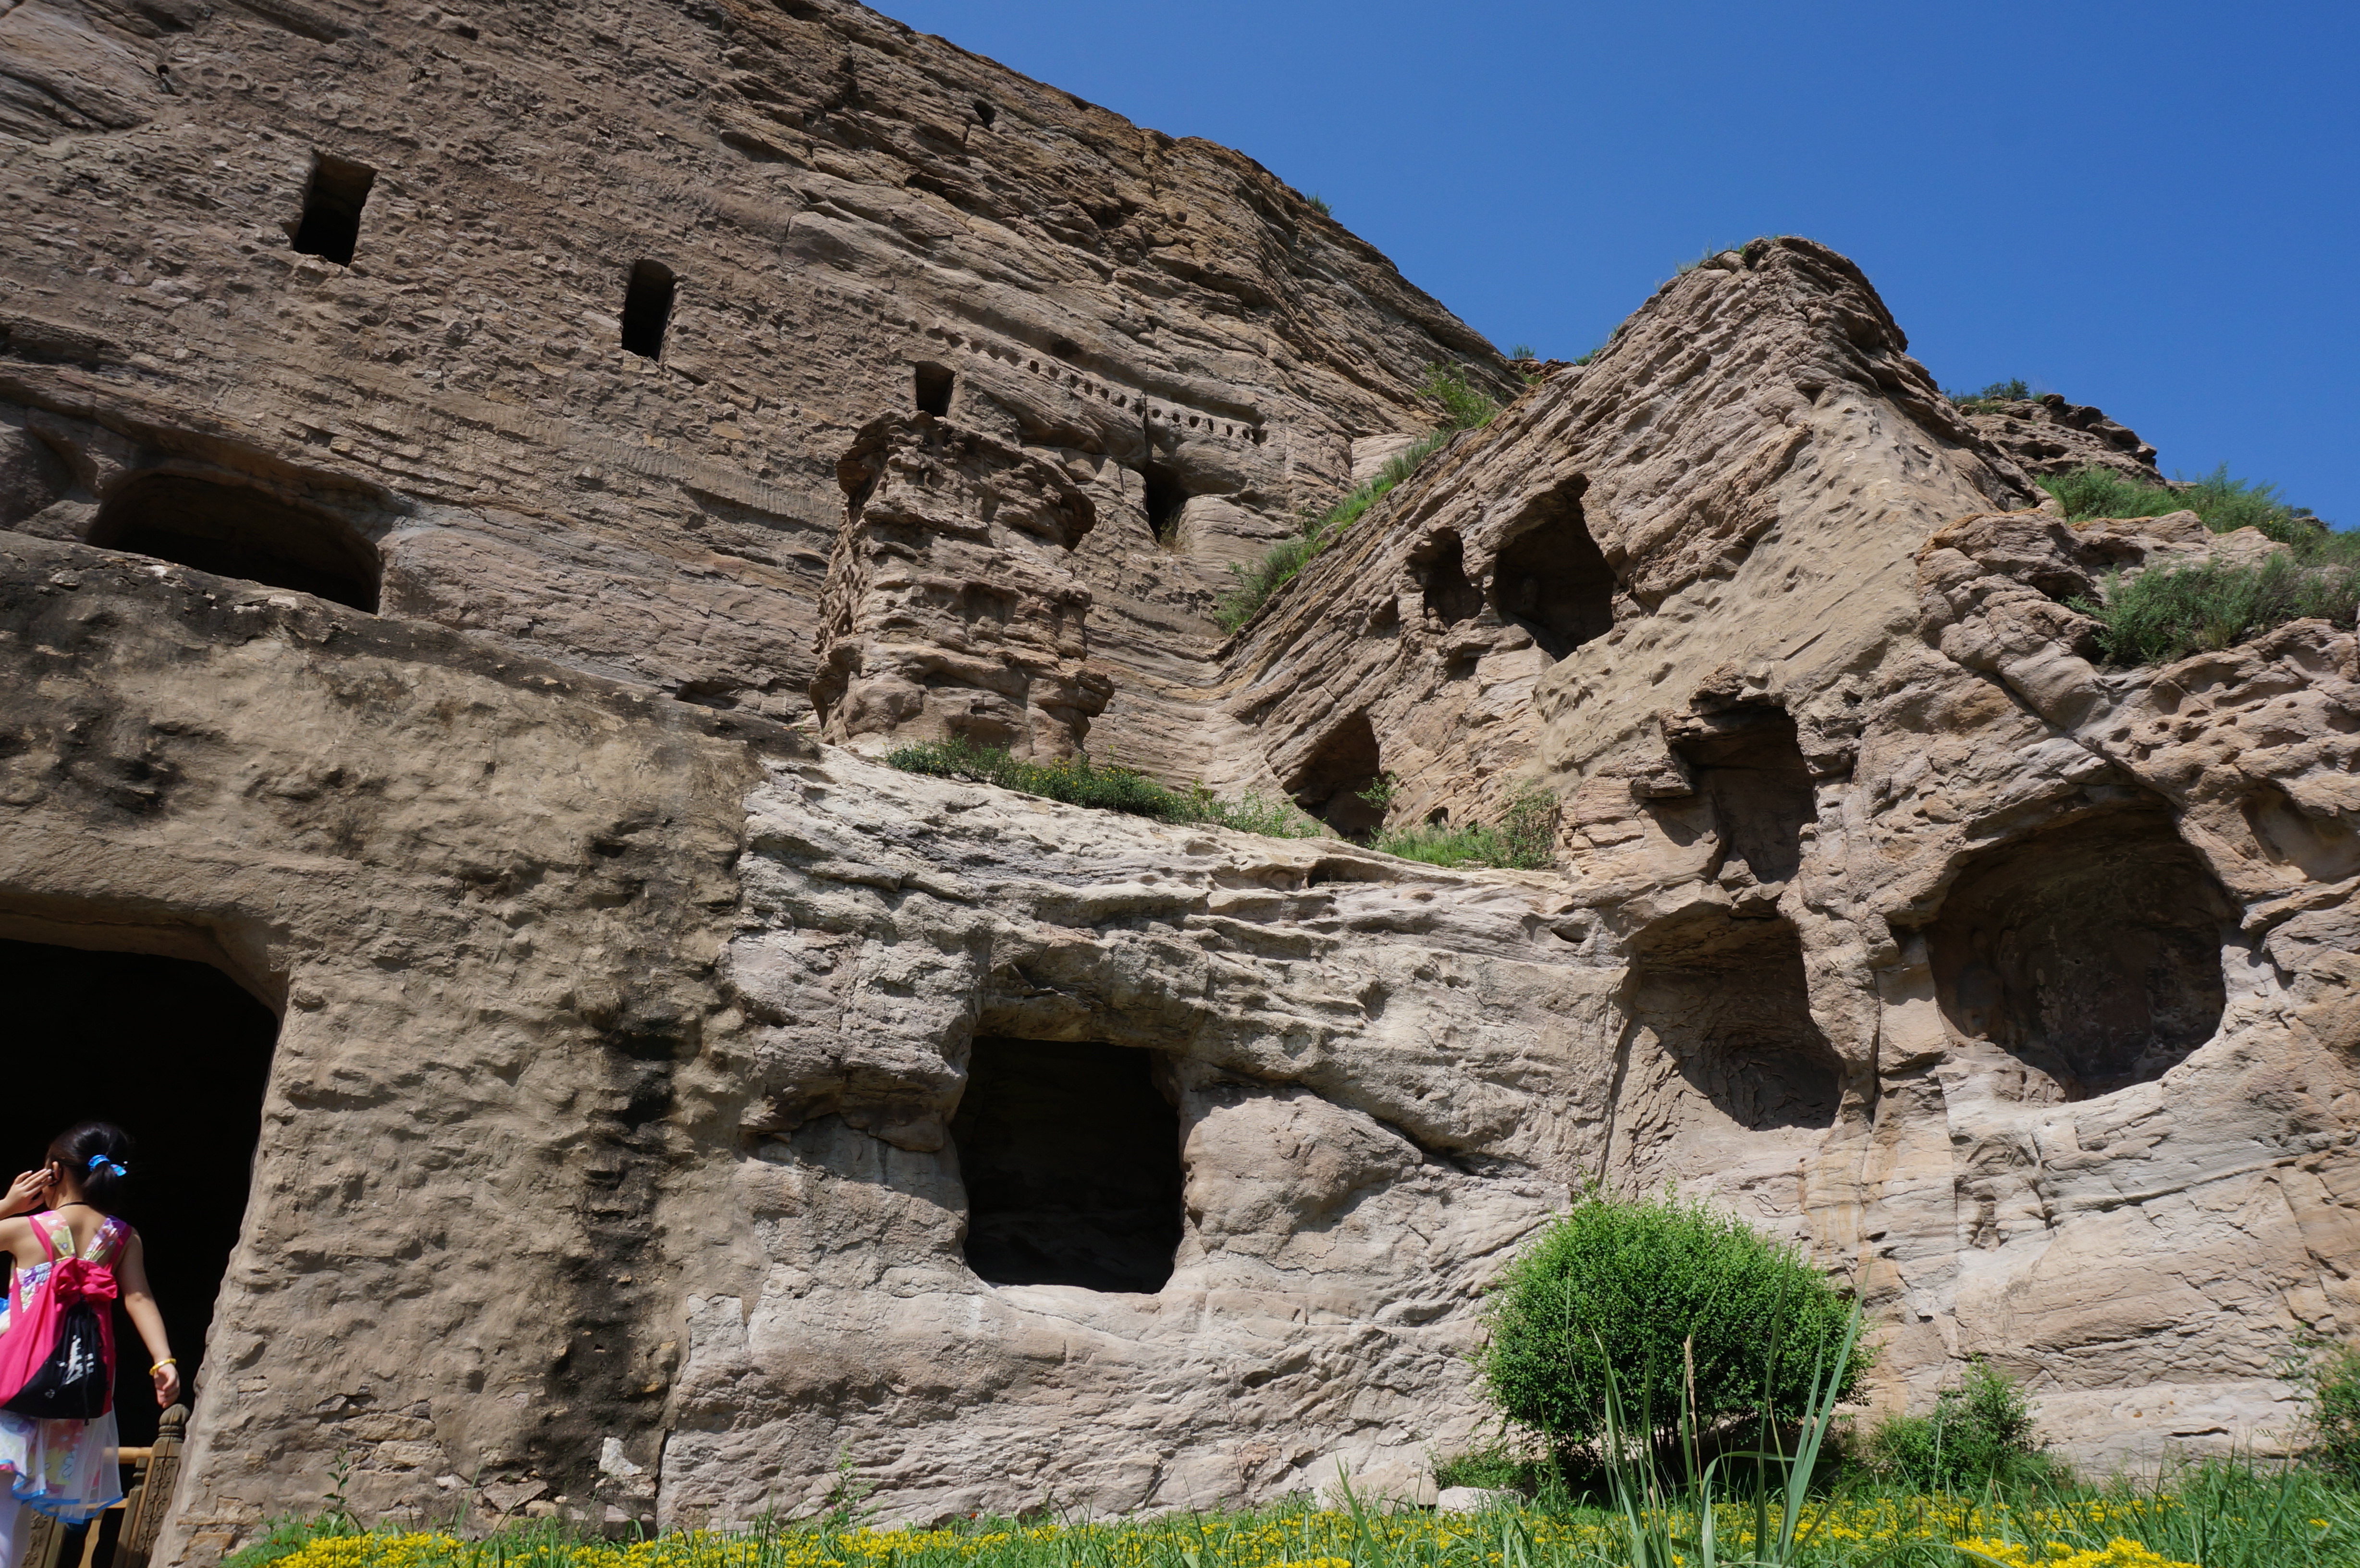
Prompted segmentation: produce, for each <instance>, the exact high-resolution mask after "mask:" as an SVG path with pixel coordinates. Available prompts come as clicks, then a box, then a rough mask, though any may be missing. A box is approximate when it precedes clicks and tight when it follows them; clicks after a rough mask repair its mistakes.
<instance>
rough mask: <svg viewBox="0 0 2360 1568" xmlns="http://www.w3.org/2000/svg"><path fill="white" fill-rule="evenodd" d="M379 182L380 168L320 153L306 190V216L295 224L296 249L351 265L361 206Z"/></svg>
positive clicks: (356, 242)
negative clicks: (370, 190)
mask: <svg viewBox="0 0 2360 1568" xmlns="http://www.w3.org/2000/svg"><path fill="white" fill-rule="evenodd" d="M376 183H377V170H376V169H371V168H370V167H369V166H368V165H366V164H365V163H354V162H352V161H351V160H350V159H347V158H332V157H330V156H329V155H328V154H326V153H320V154H318V155H316V156H315V157H314V158H312V160H311V183H310V184H308V185H306V186H305V187H304V189H303V215H302V217H301V218H300V219H299V220H298V221H297V223H296V224H295V248H296V249H297V250H299V251H300V252H301V253H302V254H303V255H305V256H319V257H321V258H322V259H324V260H327V261H333V262H334V263H335V264H336V265H337V266H339V267H350V266H351V265H352V264H353V251H354V249H355V247H356V246H357V245H359V244H360V242H361V209H362V208H363V207H365V206H366V205H367V204H368V198H369V189H370V187H372V186H374V185H375V184H376Z"/></svg>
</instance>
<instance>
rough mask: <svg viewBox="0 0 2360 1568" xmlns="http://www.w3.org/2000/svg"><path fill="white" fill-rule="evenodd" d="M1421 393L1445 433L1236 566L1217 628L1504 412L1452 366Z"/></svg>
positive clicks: (1233, 625) (1251, 610) (1233, 627)
mask: <svg viewBox="0 0 2360 1568" xmlns="http://www.w3.org/2000/svg"><path fill="white" fill-rule="evenodd" d="M1422 391H1423V392H1424V394H1425V396H1426V397H1430V398H1432V399H1433V400H1434V401H1435V402H1437V403H1438V404H1439V405H1441V408H1442V414H1443V423H1442V427H1441V429H1439V430H1436V431H1434V432H1433V433H1432V434H1430V435H1427V436H1425V437H1423V438H1421V439H1420V440H1419V441H1416V442H1415V444H1413V445H1411V446H1409V447H1408V448H1406V449H1404V451H1401V452H1395V453H1394V454H1393V456H1392V457H1391V458H1389V459H1387V460H1386V463H1385V465H1384V467H1382V469H1380V470H1378V472H1377V473H1376V474H1374V475H1373V476H1372V477H1371V478H1370V479H1368V480H1366V481H1365V482H1363V483H1362V484H1360V485H1355V486H1354V487H1353V488H1352V490H1351V491H1350V492H1349V493H1348V494H1347V495H1345V496H1344V498H1343V499H1342V500H1340V501H1338V502H1337V503H1336V504H1335V505H1334V506H1330V507H1328V508H1327V510H1326V511H1324V512H1317V513H1306V514H1305V516H1304V517H1303V518H1302V519H1301V523H1300V528H1299V529H1298V531H1297V532H1296V533H1295V536H1294V537H1293V538H1291V539H1281V540H1279V541H1278V543H1276V544H1274V545H1273V546H1271V548H1270V549H1269V550H1267V551H1265V552H1264V553H1263V555H1262V559H1261V560H1260V561H1255V562H1253V563H1252V564H1251V565H1247V564H1246V563H1244V562H1242V561H1240V562H1235V563H1232V564H1231V566H1230V567H1229V574H1230V576H1231V577H1232V578H1233V579H1234V581H1233V582H1232V583H1230V585H1229V591H1228V592H1227V593H1223V594H1222V595H1221V596H1220V599H1219V600H1218V602H1217V603H1216V604H1214V606H1213V622H1214V624H1215V625H1216V626H1219V627H1220V628H1221V629H1222V630H1223V631H1225V632H1234V631H1237V630H1238V629H1239V628H1240V627H1241V626H1244V625H1245V624H1246V623H1247V622H1248V621H1251V620H1252V619H1253V618H1254V616H1255V615H1256V614H1257V613H1259V612H1260V611H1261V609H1262V606H1263V605H1264V604H1268V603H1269V602H1270V596H1271V595H1272V594H1273V593H1277V592H1278V591H1279V590H1280V589H1281V588H1283V587H1284V586H1285V585H1286V584H1287V583H1291V582H1293V581H1294V580H1295V577H1296V576H1297V575H1298V574H1299V573H1300V572H1302V571H1303V569H1304V568H1305V567H1306V566H1308V565H1310V564H1311V563H1312V562H1313V561H1317V559H1319V557H1320V556H1322V555H1324V554H1326V553H1327V551H1328V550H1332V549H1333V548H1335V545H1336V541H1337V540H1338V539H1342V538H1343V537H1344V534H1345V532H1346V530H1348V529H1349V528H1351V526H1352V525H1353V524H1354V523H1357V522H1359V521H1360V517H1361V516H1362V515H1363V514H1364V513H1366V512H1367V511H1368V509H1369V508H1370V507H1371V506H1374V505H1376V503H1377V498H1378V497H1379V496H1381V495H1385V494H1386V493H1387V492H1388V491H1391V490H1393V488H1394V487H1395V486H1397V485H1401V484H1402V483H1403V482H1404V481H1405V480H1407V479H1408V478H1409V476H1410V475H1411V474H1414V473H1415V472H1416V471H1417V466H1418V464H1419V463H1424V462H1425V461H1426V459H1427V458H1429V457H1432V456H1433V455H1434V454H1435V453H1436V452H1439V451H1441V450H1442V448H1443V446H1444V445H1445V444H1446V443H1447V442H1448V441H1449V440H1450V438H1451V437H1452V436H1454V435H1456V434H1458V433H1459V431H1460V430H1472V429H1474V428H1475V427H1476V426H1478V425H1481V424H1484V423H1487V422H1488V421H1489V420H1490V419H1491V416H1492V415H1494V414H1496V413H1498V412H1499V411H1500V405H1499V404H1498V403H1497V402H1496V401H1494V400H1493V399H1492V398H1491V397H1490V396H1489V395H1488V394H1486V393H1485V392H1484V391H1483V390H1482V389H1481V388H1480V387H1476V386H1474V385H1473V384H1471V383H1470V382H1469V381H1468V379H1467V376H1466V373H1465V372H1464V371H1461V370H1458V369H1455V368H1453V367H1451V366H1448V365H1427V366H1426V385H1425V387H1423V388H1422Z"/></svg>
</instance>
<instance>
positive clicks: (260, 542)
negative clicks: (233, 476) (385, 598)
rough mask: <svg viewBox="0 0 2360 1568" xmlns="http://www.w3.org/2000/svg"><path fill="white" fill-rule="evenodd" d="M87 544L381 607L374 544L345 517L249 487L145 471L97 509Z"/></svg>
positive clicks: (367, 607) (357, 604)
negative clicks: (364, 537) (309, 508)
mask: <svg viewBox="0 0 2360 1568" xmlns="http://www.w3.org/2000/svg"><path fill="white" fill-rule="evenodd" d="M90 542H91V543H92V544H93V545H95V546H97V547H98V548H99V549H101V550H129V551H131V552H133V553H135V554H137V555H152V556H154V557H156V558H157V559H158V560H159V561H174V562H177V563H178V564H180V565H182V566H191V567H194V568H195V569H196V570H198V571H199V572H213V573H215V574H216V575H218V576H222V577H238V578H243V579H245V580H246V582H248V583H261V584H263V585H264V586H265V587H269V588H291V589H293V590H294V591H295V592H297V593H311V594H316V595H318V596H319V597H320V598H322V599H332V600H333V601H335V602H336V603H337V604H350V605H351V606H352V607H353V608H354V609H355V610H366V611H368V612H370V613H371V614H375V613H376V611H377V572H378V564H377V549H376V547H375V546H373V545H371V544H370V543H369V542H368V541H367V540H366V539H363V538H362V537H361V536H360V534H359V533H358V532H357V531H355V529H354V528H352V526H351V525H350V524H348V523H345V522H344V521H343V520H342V519H341V518H338V517H331V516H329V515H328V514H326V513H323V512H314V511H310V510H306V509H305V508H302V507H300V506H290V505H288V504H287V503H286V502H284V501H279V500H277V499H275V498H273V497H271V496H269V495H265V494H263V493H262V492H261V491H259V490H249V489H247V488H246V487H245V486H243V485H216V484H214V483H213V482H212V481H210V480H205V479H193V478H190V477H188V476H186V475H183V474H146V475H143V476H141V477H140V478H137V479H135V480H133V481H132V482H131V483H130V484H128V485H126V486H124V488H123V489H122V490H121V491H120V492H118V493H117V494H116V495H115V496H114V497H113V498H111V499H110V500H109V501H108V502H107V503H106V505H105V506H104V507H102V508H101V509H100V511H99V514H98V522H97V524H96V526H95V527H93V528H92V529H91V535H90Z"/></svg>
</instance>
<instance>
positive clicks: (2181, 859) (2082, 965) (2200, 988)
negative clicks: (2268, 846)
mask: <svg viewBox="0 0 2360 1568" xmlns="http://www.w3.org/2000/svg"><path fill="white" fill-rule="evenodd" d="M2235 919H2236V908H2235V906H2234V904H2233V903H2232V902H2231V901H2230V899H2229V897H2228V895H2227V894H2226V893H2225V892H2224V891H2223V889H2222V887H2221V885H2220V883H2219V882H2218V881H2217V880H2215V879H2214V877H2213V876H2212V871H2211V870H2210V868H2208V867H2207V866H2205V864H2204V862H2203V861H2202V858H2200V857H2199V856H2198V855H2197V854H2196V852H2195V851H2194V850H2193V849H2191V848H2190V847H2189V846H2188V844H2187V843H2186V842H2185V841H2184V840H2182V839H2181V838H2180V834H2179V833H2177V832H2176V831H2174V829H2173V827H2172V822H2171V816H2170V813H2169V811H2166V810H2164V809H2163V808H2162V807H2161V806H2160V805H2159V804H2146V803H2142V804H2140V805H2136V806H2131V807H2125V808H2118V809H2116V810H2114V811H2106V812H2103V813H2100V814H2098V815H2094V816H2088V817H2082V818H2080V819H2078V820H2076V821H2073V822H2067V823H2064V824H2061V825H2060V826H2057V827H2052V828H2049V829H2048V830H2046V831H2045V832H2041V833H2034V834H2031V835H2030V836H2028V837H2026V838H2023V839H2019V840H2017V841H2016V842H2015V843H2012V844H2006V845H2005V846H2003V847H2001V848H1998V849H1994V850H1992V851H1990V852H1987V853H1986V854H1984V855H1982V856H1981V857H1979V858H1978V859H1976V860H1975V861H1973V862H1972V863H1971V864H1970V865H1969V866H1967V868H1966V869H1965V870H1964V871H1963V872H1961V874H1960V877H1959V879H1958V880H1957V881H1956V882H1955V883H1953V884H1952V885H1951V887H1950V893H1949V894H1948V895H1947V896H1946V897H1945V898H1943V900H1942V907H1941V911H1940V913H1939V914H1938V915H1937V916H1936V917H1935V919H1934V920H1933V921H1932V922H1931V924H1929V925H1928V928H1927V937H1928V948H1929V950H1930V955H1931V957H1932V959H1933V964H1934V987H1935V994H1936V996H1937V998H1938V999H1939V1002H1940V1005H1941V1008H1942V1016H1943V1018H1945V1019H1947V1020H1948V1021H1949V1023H1950V1027H1951V1028H1952V1029H1956V1030H1957V1031H1958V1032H1959V1033H1960V1034H1961V1035H1963V1036H1965V1037H1967V1038H1968V1039H1971V1040H1989V1041H1991V1042H1992V1043H1993V1044H1994V1045H1997V1046H1999V1047H2001V1048H2002V1049H2003V1050H2005V1051H2009V1052H2011V1053H2013V1054H2014V1055H2016V1057H2017V1058H2019V1059H2020V1060H2022V1061H2023V1062H2025V1063H2026V1064H2027V1066H2030V1067H2033V1068H2036V1069H2038V1071H2039V1072H2041V1073H2045V1074H2047V1075H2048V1076H2049V1078H2050V1079H2052V1080H2054V1081H2055V1083H2056V1084H2057V1087H2058V1090H2059V1091H2060V1093H2061V1094H2063V1096H2064V1097H2065V1098H2066V1099H2069V1100H2081V1099H2088V1098H2090V1097H2092V1095H2097V1094H2108V1093H2111V1092H2112V1091H2114V1090H2116V1089H2121V1088H2125V1087H2128V1086H2129V1085H2130V1084H2133V1083H2145V1082H2147V1080H2149V1079H2152V1078H2158V1077H2160V1076H2162V1074H2163V1073H2166V1072H2167V1071H2169V1069H2170V1068H2172V1067H2173V1066H2175V1065H2176V1064H2178V1063H2179V1062H2181V1061H2183V1060H2184V1059H2186V1057H2187V1056H2188V1054H2189V1052H2191V1051H2194V1050H2195V1049H2196V1048H2197V1047H2198V1046H2200V1045H2202V1044H2203V1043H2204V1042H2205V1041H2206V1040H2210V1039H2212V1035H2213V1033H2214V1031H2216V1030H2217V1029H2219V1028H2220V1027H2221V1013H2222V1009H2223V1007H2226V1006H2227V1003H2228V994H2227V987H2226V985H2225V982H2224V981H2223V975H2222V969H2221V950H2222V945H2223V932H2224V931H2227V930H2228V929H2230V928H2231V926H2232V925H2233V924H2234V920H2235Z"/></svg>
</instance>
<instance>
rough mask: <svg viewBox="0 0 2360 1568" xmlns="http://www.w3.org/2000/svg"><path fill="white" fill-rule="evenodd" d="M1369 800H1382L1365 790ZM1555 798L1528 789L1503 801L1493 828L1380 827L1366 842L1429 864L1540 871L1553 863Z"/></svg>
mask: <svg viewBox="0 0 2360 1568" xmlns="http://www.w3.org/2000/svg"><path fill="white" fill-rule="evenodd" d="M1360 798H1361V799H1362V800H1368V801H1369V802H1370V804H1371V805H1382V803H1383V802H1382V801H1380V800H1374V799H1372V798H1371V796H1369V795H1367V794H1365V793H1364V794H1363V795H1362V796H1361V797H1360ZM1370 847H1371V848H1373V849H1381V850H1382V851H1384V853H1386V854H1387V855H1400V856H1401V857H1402V858H1403V859H1404V860H1421V861H1424V862H1425V863H1426V865H1428V866H1493V867H1497V868H1499V869H1502V870H1509V871H1543V870H1546V869H1547V868H1548V867H1549V866H1554V865H1556V864H1557V798H1556V797H1555V796H1553V795H1550V794H1547V793H1546V792H1545V791H1543V790H1539V789H1528V790H1525V791H1524V793H1522V794H1520V795H1518V796H1517V797H1516V798H1515V799H1514V800H1512V801H1510V802H1509V804H1508V810H1507V813H1506V814H1505V815H1504V816H1502V818H1501V819H1500V822H1499V825H1498V826H1496V827H1484V826H1482V825H1480V824H1478V823H1470V824H1468V825H1467V826H1465V827H1448V826H1432V827H1399V828H1385V829H1382V830H1381V831H1380V832H1379V833H1377V836H1376V837H1375V838H1374V839H1373V840H1371V844H1370Z"/></svg>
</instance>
